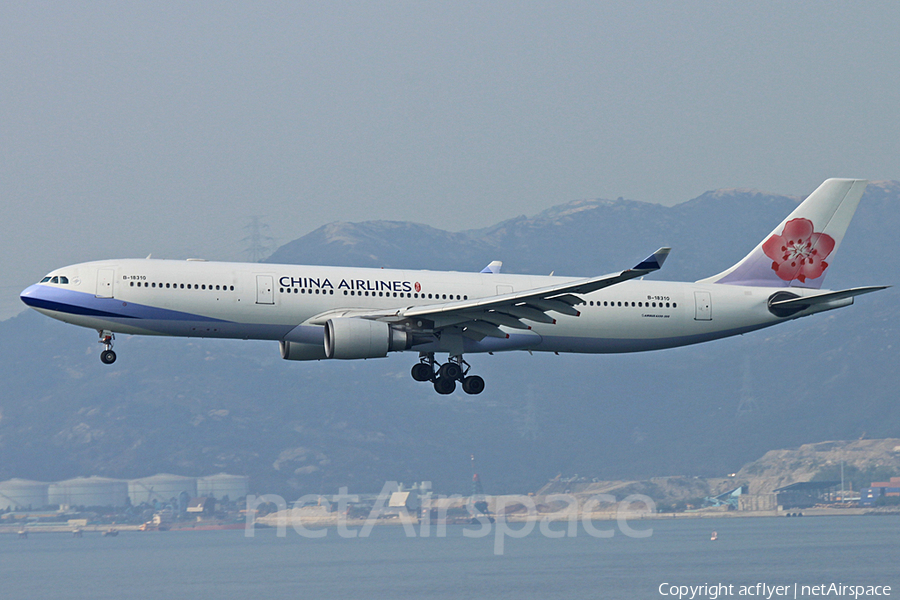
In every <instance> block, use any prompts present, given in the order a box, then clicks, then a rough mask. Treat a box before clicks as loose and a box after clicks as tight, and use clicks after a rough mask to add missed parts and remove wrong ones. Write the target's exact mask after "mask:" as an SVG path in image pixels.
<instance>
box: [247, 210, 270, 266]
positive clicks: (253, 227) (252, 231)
mask: <svg viewBox="0 0 900 600" xmlns="http://www.w3.org/2000/svg"><path fill="white" fill-rule="evenodd" d="M261 218H262V217H260V216H252V217H250V223H249V224H247V225H246V226H245V227H244V230H245V231H247V232H248V235H247V237H245V238H244V239H243V240H241V241H242V242H246V243H247V249H246V250H245V251H244V255H245V256H246V257H247V260H249V261H250V262H260V261H261V260H263V259H264V258H266V257H267V256H269V255H270V254H272V251H273V249H274V245H275V238H274V237H272V236H271V235H270V233H271V231H270V230H269V226H268V225H267V224H265V223H263V222H261V221H260V219H261Z"/></svg>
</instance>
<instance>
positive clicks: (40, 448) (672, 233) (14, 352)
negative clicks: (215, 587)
mask: <svg viewBox="0 0 900 600" xmlns="http://www.w3.org/2000/svg"><path fill="white" fill-rule="evenodd" d="M799 201H800V198H794V197H787V196H779V195H772V194H767V193H762V192H757V191H752V190H718V191H714V192H708V193H706V194H703V195H702V196H700V197H698V198H695V199H693V200H689V201H687V202H684V203H681V204H678V205H675V206H671V207H666V206H662V205H657V204H649V203H644V202H637V201H631V200H624V199H618V200H583V201H575V202H570V203H567V204H562V205H559V206H555V207H553V208H551V209H549V210H547V211H544V212H542V213H540V214H538V215H536V216H534V217H524V216H522V217H516V218H513V219H510V220H508V221H504V222H502V223H499V224H496V225H494V226H491V227H488V228H481V229H473V230H468V231H461V232H448V231H442V230H440V229H436V228H433V227H428V226H426V225H421V224H416V223H410V222H395V221H372V222H363V223H343V222H341V223H332V224H329V225H326V226H324V227H322V228H320V229H318V230H316V231H313V232H312V233H310V234H308V235H305V236H303V237H300V238H298V239H296V240H294V241H292V242H290V243H288V244H285V245H284V246H282V247H281V248H279V249H278V250H277V251H276V252H275V253H274V254H273V255H272V256H271V257H270V258H269V259H267V262H273V263H298V264H322V265H325V264H331V265H354V266H370V267H397V268H413V269H420V268H422V269H426V268H427V269H432V270H441V269H447V270H459V271H478V270H480V269H481V268H482V267H484V266H485V265H486V264H487V263H489V262H490V261H492V260H502V261H503V263H504V264H503V270H504V272H513V273H533V274H547V273H550V272H555V273H556V274H557V275H582V276H588V275H598V274H603V273H608V272H612V271H617V270H620V269H622V268H625V267H628V266H630V265H632V264H634V263H635V261H637V260H640V259H641V258H643V257H644V256H646V255H647V254H648V253H649V252H650V251H652V250H654V249H655V248H657V247H659V246H664V245H666V246H671V247H672V248H673V251H672V254H671V256H670V258H669V260H668V262H667V263H666V265H665V267H664V268H663V270H662V271H660V272H658V273H655V274H653V275H651V277H654V278H658V279H671V280H685V281H690V280H696V279H699V278H702V277H704V276H707V275H711V274H714V273H717V272H719V271H721V270H723V269H725V268H727V267H728V266H730V265H731V264H733V263H734V262H736V261H737V260H739V259H740V258H742V257H743V256H744V255H745V254H746V253H747V252H748V251H749V250H750V249H751V248H752V247H753V246H755V244H756V243H758V242H759V241H760V240H761V239H762V238H763V237H764V236H765V235H766V234H768V233H769V232H770V231H771V230H772V229H773V227H774V226H775V225H777V224H778V223H779V222H780V221H781V219H783V218H784V216H786V215H787V214H788V213H789V212H790V211H791V210H792V209H793V208H794V207H795V206H796V205H797V203H798V202H799ZM299 216H301V217H302V215H299ZM898 229H900V182H896V181H886V182H873V183H870V185H869V187H868V188H867V190H866V193H865V195H864V196H863V199H862V202H861V203H860V207H859V209H858V211H857V214H856V216H855V218H854V221H853V223H851V226H850V229H849V230H848V232H847V235H846V237H845V238H844V242H843V245H842V246H841V248H840V249H839V251H838V253H837V255H836V258H835V260H834V261H833V262H832V266H831V270H830V273H829V276H828V279H827V281H826V286H827V287H829V288H832V289H838V288H842V287H852V286H860V285H885V284H887V285H893V284H896V283H897V281H898V275H900V273H898V266H897V264H896V262H895V261H894V260H893V258H892V257H893V256H894V255H895V254H896V249H897V246H898V244H897V241H896V237H895V232H896V231H898ZM97 258H106V257H97ZM898 309H900V302H898V296H897V293H896V290H895V289H890V290H886V291H882V292H879V293H877V294H871V295H867V296H864V297H861V298H858V299H857V302H856V305H854V306H852V307H849V308H844V309H841V310H838V311H833V312H828V313H824V314H821V315H816V316H813V317H811V318H808V319H807V318H804V319H800V320H798V321H793V322H790V323H786V324H783V325H780V326H778V327H774V328H770V329H766V330H762V331H759V332H755V333H752V334H748V335H745V336H741V337H737V338H731V339H726V340H720V341H716V342H711V343H707V344H701V345H698V346H694V347H688V348H679V349H672V350H664V351H658V352H651V353H642V354H633V355H601V356H577V355H562V356H554V355H541V354H535V355H533V356H531V355H529V354H527V353H511V354H497V355H494V356H488V355H484V356H482V355H473V356H467V360H468V361H469V362H470V363H472V365H473V368H474V370H475V371H476V372H477V373H479V374H480V375H482V376H483V377H484V378H485V380H486V381H487V389H486V390H485V392H484V393H483V394H482V395H480V396H467V395H464V394H462V393H461V392H458V393H456V394H453V395H451V396H438V395H437V394H435V393H434V391H433V390H432V389H431V387H430V386H428V385H423V384H418V383H416V382H414V381H413V380H412V379H411V378H410V376H409V369H410V367H411V366H412V364H413V363H414V362H415V355H414V354H400V355H392V356H391V357H389V358H386V359H377V360H368V361H355V362H343V361H336V362H328V361H323V362H312V363H292V362H287V361H283V360H281V358H280V356H279V353H278V347H277V344H275V343H274V342H269V343H266V342H244V341H220V340H184V339H170V338H152V337H137V336H119V339H118V341H117V344H116V350H117V352H118V354H119V360H118V361H117V362H116V364H115V365H113V366H111V367H110V366H105V365H102V364H101V363H100V361H99V360H98V358H97V355H98V353H99V350H100V346H99V344H97V343H96V334H95V333H93V332H91V331H88V330H84V329H79V328H75V327H71V326H68V325H64V324H61V323H58V322H56V321H53V320H52V319H48V318H45V317H43V316H41V315H38V314H37V313H34V312H32V311H28V312H25V313H22V314H20V315H18V316H16V317H14V318H12V319H8V320H6V321H3V322H0V356H2V360H0V381H3V382H4V384H5V385H3V388H2V389H3V393H2V397H0V480H4V479H8V478H12V477H21V478H27V479H40V480H47V481H54V480H60V479H65V478H69V477H74V476H77V475H85V476H87V475H103V476H107V477H121V478H136V477H143V476H147V475H151V474H153V473H158V472H169V473H177V474H183V475H192V476H199V475H206V474H211V473H216V472H220V471H227V472H230V473H235V474H243V475H249V476H250V477H251V486H252V488H253V491H254V492H258V493H280V494H282V495H285V496H286V497H291V496H294V495H299V494H303V493H316V492H322V493H333V492H335V491H336V490H337V488H338V487H340V486H348V487H349V488H350V490H351V492H364V491H377V490H379V489H381V486H382V484H383V483H384V481H387V480H397V481H405V482H407V483H409V482H412V481H422V480H427V481H431V482H432V485H433V489H434V490H435V491H437V492H440V493H465V492H467V491H468V489H469V486H470V481H471V467H470V455H472V454H474V455H475V456H476V459H477V464H478V471H479V473H480V475H481V479H482V481H483V482H484V486H485V489H486V491H487V492H488V493H505V492H523V491H530V490H534V489H537V488H538V487H540V486H541V485H542V484H543V483H544V482H546V481H547V480H548V479H550V478H552V477H554V476H556V475H557V474H559V473H563V474H565V475H567V476H572V475H576V474H577V475H579V476H581V477H587V478H598V479H622V478H627V479H638V478H646V477H652V476H660V475H672V474H681V475H698V476H721V475H723V474H725V473H730V472H734V471H737V470H738V469H739V468H740V467H741V466H742V465H743V464H745V463H747V462H749V461H753V460H755V459H758V458H759V457H761V456H762V455H763V454H765V452H767V451H768V450H770V449H774V448H789V447H796V446H800V445H802V444H807V443H815V442H819V441H823V440H835V439H847V440H849V439H858V438H866V437H868V438H887V437H898V436H900V407H898V394H897V390H898V389H900V370H898V369H897V368H896V365H897V359H898V340H900V335H898V325H897V314H898Z"/></svg>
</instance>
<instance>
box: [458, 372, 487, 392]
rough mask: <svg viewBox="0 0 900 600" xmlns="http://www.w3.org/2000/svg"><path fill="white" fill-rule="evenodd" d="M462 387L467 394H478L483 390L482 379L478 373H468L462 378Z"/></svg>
mask: <svg viewBox="0 0 900 600" xmlns="http://www.w3.org/2000/svg"><path fill="white" fill-rule="evenodd" d="M462 388H463V391H464V392H465V393H467V394H480V393H481V392H483V391H484V379H482V378H481V377H479V376H478V375H470V376H468V377H466V378H465V379H463V384H462Z"/></svg>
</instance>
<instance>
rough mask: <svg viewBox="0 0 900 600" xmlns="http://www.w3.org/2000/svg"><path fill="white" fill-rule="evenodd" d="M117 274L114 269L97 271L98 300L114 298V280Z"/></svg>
mask: <svg viewBox="0 0 900 600" xmlns="http://www.w3.org/2000/svg"><path fill="white" fill-rule="evenodd" d="M115 276H116V272H115V271H114V270H112V269H100V270H99V271H97V293H96V296H97V298H112V297H113V280H114V279H115Z"/></svg>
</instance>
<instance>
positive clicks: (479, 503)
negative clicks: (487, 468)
mask: <svg viewBox="0 0 900 600" xmlns="http://www.w3.org/2000/svg"><path fill="white" fill-rule="evenodd" d="M472 505H473V506H474V507H475V510H477V511H478V512H480V513H481V514H484V515H486V514H488V503H487V498H485V496H484V487H483V486H482V485H481V478H480V477H478V473H477V472H476V471H475V455H474V454H473V455H472Z"/></svg>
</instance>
